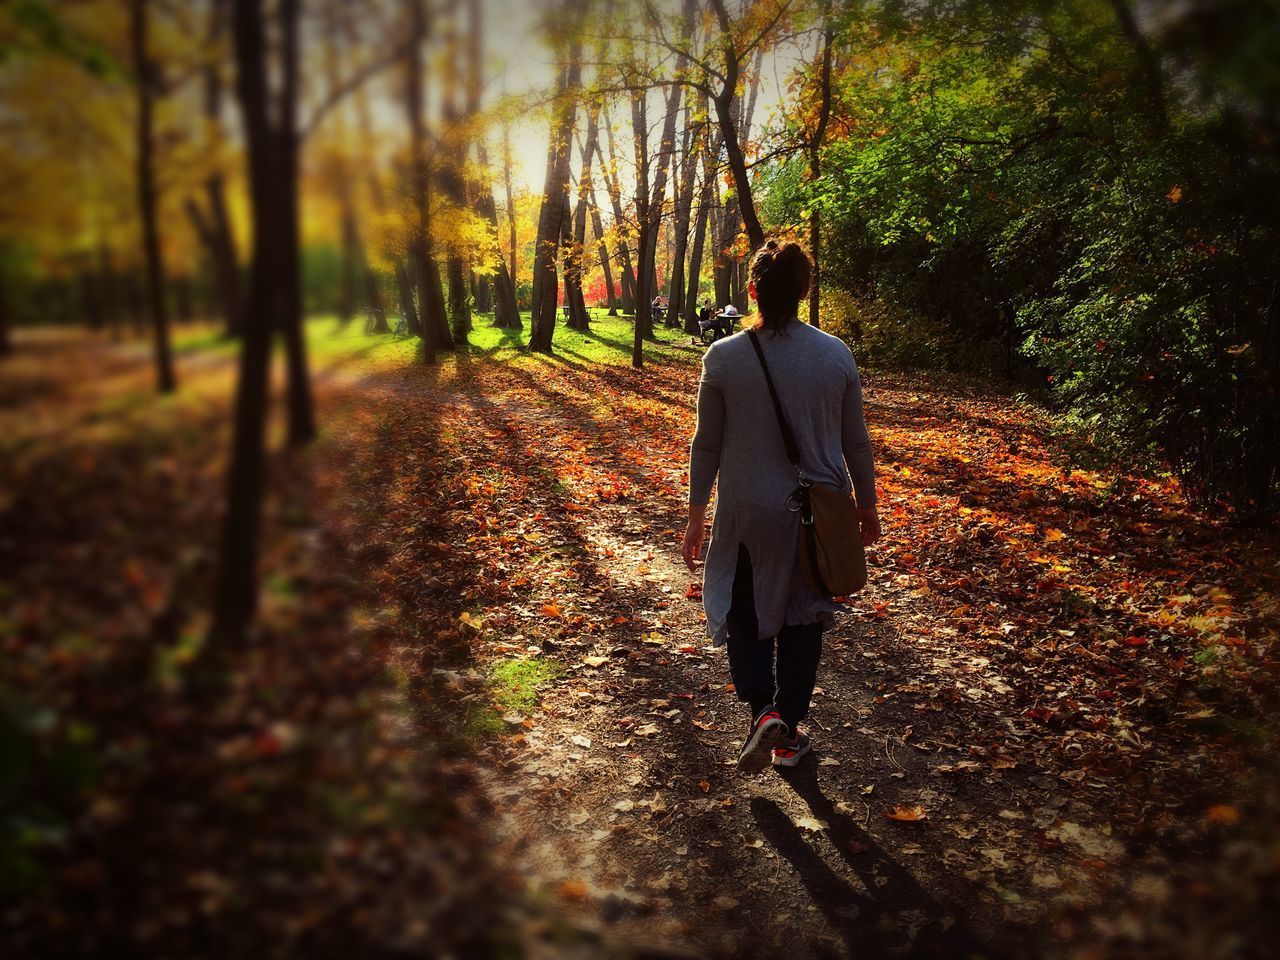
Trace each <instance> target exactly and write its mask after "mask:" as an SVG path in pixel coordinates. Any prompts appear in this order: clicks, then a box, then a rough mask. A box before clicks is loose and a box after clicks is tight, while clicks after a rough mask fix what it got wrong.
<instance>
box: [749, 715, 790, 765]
mask: <svg viewBox="0 0 1280 960" xmlns="http://www.w3.org/2000/svg"><path fill="white" fill-rule="evenodd" d="M786 735H787V725H786V724H785V723H783V722H782V717H781V715H780V714H779V713H778V711H777V708H775V707H774V706H773V705H772V704H770V705H769V706H767V707H765V708H764V709H763V710H761V711H760V716H758V717H756V719H755V721H754V722H753V723H752V724H751V732H750V733H749V734H747V739H746V741H745V742H744V743H743V744H742V752H741V753H739V754H738V769H739V770H741V771H742V772H743V773H759V772H760V771H761V770H763V769H764V768H765V767H767V766H769V757H770V754H771V752H772V750H773V748H774V747H775V746H776V745H777V744H778V743H779V742H780V741H781V740H782V739H783V737H785V736H786Z"/></svg>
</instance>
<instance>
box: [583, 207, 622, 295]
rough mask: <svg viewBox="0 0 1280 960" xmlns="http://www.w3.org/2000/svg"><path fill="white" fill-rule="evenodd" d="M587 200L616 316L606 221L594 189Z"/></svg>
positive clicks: (601, 264) (605, 280)
mask: <svg viewBox="0 0 1280 960" xmlns="http://www.w3.org/2000/svg"><path fill="white" fill-rule="evenodd" d="M587 202H588V203H589V204H590V206H591V226H592V229H593V230H594V231H595V237H596V243H597V244H599V246H600V268H601V269H602V270H603V271H604V288H605V296H606V297H607V299H608V304H609V316H611V317H616V316H617V315H618V296H617V291H616V290H615V289H614V287H613V267H612V265H611V264H610V263H609V247H608V246H607V245H606V244H605V242H604V223H603V221H602V220H601V219H600V208H599V207H597V206H596V201H595V191H594V190H592V191H591V192H590V193H588V194H587Z"/></svg>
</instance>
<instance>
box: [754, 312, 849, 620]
mask: <svg viewBox="0 0 1280 960" xmlns="http://www.w3.org/2000/svg"><path fill="white" fill-rule="evenodd" d="M748 336H749V337H750V338H751V346H752V347H754V348H755V351H756V356H757V357H759V358H760V369H761V370H763V371H764V382H765V383H766V384H767V385H768V387H769V397H770V399H772V400H773V412H774V413H776V414H777V416H778V429H779V430H780V431H781V432H782V445H783V446H784V447H785V448H786V451H787V459H788V460H790V461H791V466H792V467H794V468H795V471H796V477H797V478H798V481H799V483H798V485H797V487H796V489H795V491H794V492H793V493H792V494H791V496H789V497H787V508H788V509H789V510H792V511H794V512H797V513H799V514H800V531H799V534H798V537H799V539H798V542H797V544H796V553H797V554H798V558H799V563H800V571H801V573H802V574H803V575H804V578H805V580H806V581H807V582H808V584H809V585H810V586H811V587H813V588H814V589H815V590H817V591H818V592H819V593H823V594H825V595H827V596H828V597H846V596H848V595H849V594H852V593H856V592H858V591H859V590H861V589H862V588H863V586H865V585H866V582H867V555H866V552H865V551H864V550H863V547H862V528H861V527H860V526H859V524H858V511H857V506H856V504H855V503H854V501H853V497H852V496H850V495H849V494H847V493H845V492H844V490H842V489H841V488H840V487H834V486H832V485H831V484H829V483H815V482H814V481H813V480H811V479H810V478H809V477H808V476H806V475H805V472H804V469H803V468H802V467H801V466H800V448H799V446H798V445H797V444H796V438H795V434H793V433H792V432H791V427H790V425H789V424H788V423H787V418H786V415H785V414H783V412H782V402H781V401H780V400H779V399H778V391H777V388H775V387H774V385H773V377H772V376H770V374H769V364H767V363H766V362H765V359H764V351H763V350H762V349H760V338H759V337H758V336H757V335H756V332H755V331H754V330H752V331H750V332H749V333H748Z"/></svg>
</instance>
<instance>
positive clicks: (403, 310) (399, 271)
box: [396, 258, 422, 337]
mask: <svg viewBox="0 0 1280 960" xmlns="http://www.w3.org/2000/svg"><path fill="white" fill-rule="evenodd" d="M396 289H397V290H399V291H400V314H401V316H403V317H404V328H405V330H406V331H408V332H409V333H410V334H411V335H413V336H415V337H421V336H422V324H421V322H420V321H419V320H418V311H417V309H416V308H415V307H414V303H413V281H412V280H411V279H410V277H409V270H408V269H406V268H405V265H404V263H403V262H402V261H401V260H399V259H398V258H397V259H396Z"/></svg>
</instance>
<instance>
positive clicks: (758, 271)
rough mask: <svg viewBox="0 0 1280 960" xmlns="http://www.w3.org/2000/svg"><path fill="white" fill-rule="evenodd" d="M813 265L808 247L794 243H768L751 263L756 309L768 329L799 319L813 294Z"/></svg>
mask: <svg viewBox="0 0 1280 960" xmlns="http://www.w3.org/2000/svg"><path fill="white" fill-rule="evenodd" d="M811 269H812V263H811V262H810V260H809V255H808V254H807V253H805V250H804V247H802V246H800V244H798V243H794V242H792V241H789V240H788V241H786V242H785V243H779V242H778V241H777V240H769V241H767V242H766V243H765V244H764V246H763V247H761V248H760V249H759V250H757V251H756V255H755V256H754V257H753V258H752V259H751V270H750V275H751V281H752V283H754V284H755V288H756V305H757V306H758V307H759V308H760V316H761V318H762V320H763V323H764V325H765V326H781V325H783V324H785V323H786V322H787V321H788V320H790V319H791V318H792V317H794V316H795V315H796V311H797V309H798V307H799V304H800V300H801V299H802V298H803V297H804V295H805V294H806V293H807V292H808V290H809V275H810V271H811Z"/></svg>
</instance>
